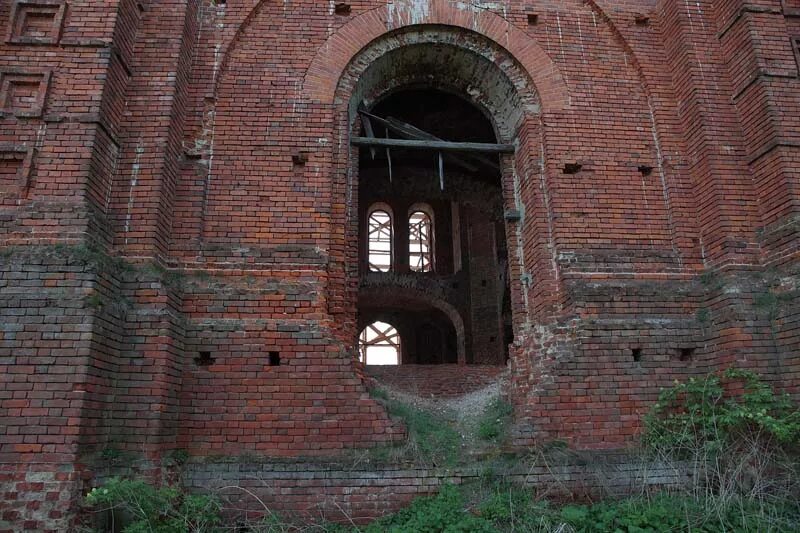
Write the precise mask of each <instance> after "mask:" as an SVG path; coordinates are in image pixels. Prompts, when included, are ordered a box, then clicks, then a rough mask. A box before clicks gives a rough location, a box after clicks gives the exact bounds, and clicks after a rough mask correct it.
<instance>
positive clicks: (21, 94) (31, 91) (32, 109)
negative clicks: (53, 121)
mask: <svg viewBox="0 0 800 533" xmlns="http://www.w3.org/2000/svg"><path fill="white" fill-rule="evenodd" d="M49 83H50V72H49V71H46V72H24V71H17V70H11V71H5V72H0V113H5V114H9V115H14V116H17V117H39V116H41V115H42V109H43V108H44V99H45V96H46V95H47V86H48V85H49Z"/></svg>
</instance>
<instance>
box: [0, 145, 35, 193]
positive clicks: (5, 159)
mask: <svg viewBox="0 0 800 533" xmlns="http://www.w3.org/2000/svg"><path fill="white" fill-rule="evenodd" d="M32 165H33V149H29V148H26V147H24V146H13V145H12V146H4V145H2V144H0V194H3V193H18V192H19V191H21V190H22V189H24V188H26V187H28V184H29V180H30V176H31V167H32Z"/></svg>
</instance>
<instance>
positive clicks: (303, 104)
mask: <svg viewBox="0 0 800 533" xmlns="http://www.w3.org/2000/svg"><path fill="white" fill-rule="evenodd" d="M33 4H35V2H33V3H31V2H25V3H22V4H18V3H16V2H12V1H10V0H4V1H3V2H0V25H2V28H0V29H1V30H2V32H0V34H4V35H6V36H7V37H8V40H5V41H3V42H2V43H0V95H2V100H3V101H2V102H0V106H2V110H0V187H1V188H0V245H2V247H3V250H2V255H0V271H1V272H2V278H1V279H0V314H1V316H2V322H0V328H2V329H0V368H2V372H0V375H2V378H0V380H2V386H0V410H2V412H0V417H2V420H3V421H4V424H2V430H1V431H0V434H1V435H2V442H0V450H2V452H0V453H2V456H1V459H2V461H0V462H2V463H3V465H4V466H3V477H2V480H3V489H2V490H3V491H4V492H6V493H9V494H11V493H13V494H15V495H16V496H15V499H13V500H12V499H11V498H7V500H8V501H6V502H4V503H3V505H4V507H3V509H2V517H0V530H3V529H8V530H14V529H20V528H21V527H28V528H32V529H36V528H39V529H46V528H51V529H56V530H58V529H61V530H63V529H64V527H66V526H65V525H64V524H65V522H63V521H61V520H62V517H67V518H68V516H69V512H68V511H69V506H70V504H71V502H74V501H75V500H76V496H77V494H78V493H79V492H80V490H82V487H81V486H80V481H79V478H80V472H81V471H82V469H83V467H82V466H80V465H81V464H83V463H81V462H80V460H79V459H80V458H81V457H84V456H85V454H86V453H90V452H97V451H99V450H102V449H104V448H120V449H125V448H127V449H136V450H137V451H141V450H143V451H145V452H146V453H147V454H149V455H151V456H154V457H157V456H158V455H159V454H161V453H163V452H164V451H165V450H169V449H173V448H177V447H183V448H188V449H190V450H191V452H192V453H193V454H198V455H205V454H210V453H219V454H239V453H246V452H248V453H249V452H253V453H260V454H264V455H268V456H271V455H290V454H296V455H299V454H303V455H305V454H323V453H327V452H328V451H329V450H338V449H341V448H347V447H351V446H354V445H364V446H367V445H370V444H372V443H378V442H385V441H386V440H391V439H395V438H398V437H400V436H401V435H402V428H400V427H399V426H398V425H397V424H395V423H394V422H392V421H390V420H389V419H388V418H387V417H386V414H385V413H384V412H383V410H382V409H381V408H380V406H379V405H378V404H377V403H375V402H373V401H372V400H370V399H369V398H368V396H367V395H366V390H365V388H364V386H363V384H362V382H361V380H360V378H359V377H358V375H357V373H356V372H355V371H354V369H353V365H352V362H351V357H352V354H353V352H352V346H351V344H352V342H353V339H354V338H355V335H356V329H357V327H356V325H357V322H356V316H355V309H356V302H357V287H358V285H357V282H358V255H357V245H356V242H357V240H356V239H357V235H358V217H357V213H358V212H359V205H358V186H357V185H358V178H359V176H358V173H357V172H356V171H354V165H356V162H357V156H356V154H355V152H354V151H352V150H350V148H349V145H348V135H349V134H350V132H351V129H352V127H353V124H352V123H351V117H350V114H349V113H348V111H349V110H348V105H349V99H350V97H351V95H353V94H356V95H362V96H363V94H362V93H361V92H359V91H367V90H369V91H372V93H373V94H372V95H373V96H376V95H377V94H378V93H379V92H380V91H382V90H384V89H390V88H392V87H394V86H399V85H402V82H403V80H400V79H391V76H390V75H388V74H387V76H386V77H385V78H381V79H377V80H375V79H367V78H369V76H370V74H369V73H368V74H367V75H365V76H364V79H363V80H362V74H364V73H365V72H367V70H368V67H369V65H371V64H373V63H374V62H375V61H376V60H378V59H379V57H380V56H381V55H382V54H384V53H388V52H390V51H391V50H394V49H398V48H399V47H400V46H401V45H402V44H403V42H405V41H404V39H405V40H409V39H411V40H413V39H416V38H424V39H429V41H430V42H434V41H436V40H437V39H438V40H439V41H440V42H441V43H448V46H450V45H452V46H455V47H456V48H458V47H461V48H460V49H461V50H467V49H468V50H469V52H468V53H469V54H473V55H475V56H476V57H477V56H481V53H483V54H484V56H481V57H483V58H484V59H482V60H480V61H483V63H480V64H481V65H483V66H485V67H486V69H487V70H486V72H487V73H488V74H487V76H485V77H482V78H481V79H482V80H483V81H482V82H481V83H483V85H481V86H480V90H479V91H478V93H481V94H477V93H476V96H475V98H476V99H477V100H478V101H479V103H481V104H482V105H484V106H485V107H486V108H487V109H490V110H492V113H494V119H495V121H496V122H497V124H496V126H497V127H498V134H499V136H500V137H501V138H503V140H504V141H511V140H516V142H517V143H518V150H517V153H516V155H515V156H507V157H504V158H503V165H502V168H503V183H502V185H503V195H504V201H505V207H506V208H507V209H516V210H518V211H519V212H520V213H521V219H520V220H519V221H516V222H515V221H509V222H508V223H507V224H506V235H507V240H508V243H507V244H508V250H509V263H510V265H509V274H510V280H511V297H512V302H513V314H514V316H513V318H514V326H515V331H514V334H515V338H514V343H513V346H512V350H511V352H512V353H511V379H512V386H511V395H512V399H513V402H514V405H515V409H516V411H515V412H516V417H517V418H516V423H517V425H516V431H515V437H516V441H517V443H519V444H525V445H528V444H533V443H537V442H540V441H543V440H548V439H555V438H558V439H565V440H567V441H569V442H570V443H571V444H573V445H575V446H577V447H581V448H617V447H621V446H625V445H627V444H629V443H630V442H632V440H633V439H634V438H635V434H636V432H637V431H638V428H639V420H640V415H641V413H642V412H644V411H645V410H646V409H647V408H648V406H649V405H650V404H651V402H652V400H653V398H654V397H655V395H656V394H657V392H658V388H659V387H660V386H663V385H666V384H668V383H670V382H671V381H672V380H673V379H676V378H682V377H684V376H687V375H692V374H696V373H700V372H706V371H710V370H714V369H717V368H720V367H723V366H726V365H728V364H731V363H734V362H736V363H737V364H739V365H742V366H748V367H753V368H757V369H759V370H760V371H762V372H764V373H765V374H766V375H767V376H768V377H769V378H770V379H772V380H773V381H774V383H775V384H777V385H780V386H782V387H785V388H787V389H789V390H792V391H794V392H797V387H798V377H800V358H798V355H797V354H798V349H800V341H799V340H798V339H800V335H798V331H800V328H798V318H797V317H798V313H797V310H798V309H797V304H796V302H797V301H798V299H797V290H798V274H797V272H798V270H797V264H798V262H797V257H798V255H797V254H798V246H800V244H799V243H800V241H798V236H797V231H798V224H797V217H798V213H797V211H798V207H799V205H800V198H798V188H797V172H798V171H797V168H798V162H799V161H798V159H799V157H798V149H800V141H799V140H798V138H797V137H798V135H797V131H798V123H797V120H798V118H797V117H799V116H800V113H799V112H798V109H800V102H798V98H800V96H798V95H800V91H798V63H797V61H798V60H797V58H796V57H795V52H794V51H793V49H792V38H797V37H798V36H800V18H798V17H797V13H796V12H794V11H791V9H788V10H785V9H784V7H783V4H782V3H781V2H779V1H777V0H761V1H758V2H744V1H742V0H729V1H726V2H709V1H700V2H693V3H691V4H685V3H680V2H672V1H668V0H663V1H662V0H658V1H656V0H652V1H647V2H623V1H617V0H604V1H597V0H595V1H590V2H578V1H575V2H562V1H555V0H553V1H545V2H537V3H536V4H535V6H531V5H529V4H527V3H522V2H516V1H503V2H497V3H495V4H492V7H486V6H485V5H482V6H481V7H480V8H479V7H470V6H469V3H468V2H460V3H459V2H450V1H449V0H430V1H419V2H411V1H410V0H409V1H407V2H392V3H391V4H389V7H387V3H386V2H381V1H378V0H364V1H358V2H352V3H351V6H352V10H351V13H350V14H349V15H346V16H342V15H337V14H335V13H333V12H332V11H331V9H330V6H329V5H328V3H324V2H312V1H307V0H303V1H298V2H292V3H291V5H290V4H285V3H283V4H282V3H276V2H267V1H256V0H247V1H245V0H229V1H228V2H227V3H226V4H224V5H212V4H213V2H210V1H209V0H202V1H201V0H185V1H181V0H174V1H170V2H145V1H140V2H135V1H133V0H121V1H119V2H116V1H104V2H88V1H78V0H75V1H71V2H68V3H59V2H45V3H43V4H42V5H41V6H39V7H38V8H36V7H31V5H33ZM785 4H786V5H789V4H788V3H785ZM15 5H16V6H17V8H16V10H14V6H15ZM62 5H66V7H65V8H63V9H62V7H61V6H62ZM20 6H21V7H20ZM789 7H791V6H789ZM29 9H40V10H44V11H46V12H50V13H52V14H53V24H52V27H50V29H48V28H44V29H42V28H38V29H37V28H32V27H31V28H28V29H25V30H21V29H20V28H26V26H25V23H24V20H23V19H22V18H19V17H24V16H25V11H26V10H29ZM12 11H13V13H14V17H13V20H10V19H12ZM532 14H535V15H538V17H537V18H536V23H535V24H533V23H530V22H529V20H530V21H531V22H532V20H533V19H529V15H532ZM418 24H419V25H421V24H426V26H425V31H418V30H419V29H420V28H419V27H418V26H416V25H418ZM409 26H413V28H411V29H408V27H409ZM402 28H406V29H404V30H403V29H402ZM457 28H461V29H457ZM26 32H27V33H26ZM426 32H427V33H426ZM420 36H421V37H420ZM470 47H473V48H470ZM487 56H490V57H487ZM456 66H457V65H456ZM456 66H452V65H448V66H446V68H455V67H456ZM446 68H445V66H443V67H442V69H440V71H441V72H446ZM441 72H440V74H441ZM405 74H408V75H409V76H411V77H413V76H414V75H417V76H421V75H422V74H421V73H416V74H415V73H413V72H405ZM425 74H427V73H425ZM431 74H434V75H435V74H437V71H436V70H434V71H433V72H431ZM409 79H410V78H409ZM504 80H506V81H504ZM507 80H511V82H508V81H507ZM468 81H469V80H468ZM504 83H505V85H504ZM467 85H468V83H467V82H464V83H462V87H461V89H463V90H465V89H466V87H467ZM498 87H504V88H508V87H511V89H509V92H508V94H504V95H503V96H504V97H503V98H500V97H498V95H497V94H493V93H492V91H495V93H496V92H497V91H498ZM481 91H483V92H481ZM473 92H474V91H473ZM502 102H514V106H513V107H514V109H508V108H504V107H503V106H502ZM493 106H494V107H493ZM300 152H307V154H308V160H307V162H305V163H304V164H297V163H295V162H293V156H294V155H297V154H299V153H300ZM567 165H580V170H579V171H577V172H570V171H569V168H568V167H567ZM565 169H566V170H567V171H566V172H565ZM65 244H66V245H69V246H68V247H66V248H65V247H63V246H52V245H65ZM79 244H81V245H84V246H81V247H76V246H74V245H79ZM12 245H22V248H11V246H12ZM87 245H92V246H97V247H98V250H94V249H93V248H92V249H89V247H87ZM109 255H110V256H121V257H122V258H124V260H125V262H126V263H128V264H133V265H136V266H135V267H124V265H123V264H122V263H119V262H116V261H112V260H110V259H108V257H107V256H109ZM151 263H153V264H155V265H156V266H148V265H149V264H151ZM271 351H277V352H278V353H279V354H280V357H281V361H282V362H281V365H280V366H278V367H270V366H269V364H268V360H269V352H271ZM200 352H208V353H209V354H210V357H211V358H213V359H215V361H214V364H212V365H210V366H196V364H195V358H198V357H200ZM19 465H30V466H24V467H21V466H19ZM7 472H14V473H13V474H7ZM39 474H41V475H39ZM86 475H87V476H88V475H89V474H86ZM40 478H41V479H40ZM45 478H46V479H45ZM40 483H41V484H42V485H39V484H40ZM26 484H27V485H26ZM48 484H50V485H48ZM42 491H45V493H52V494H55V493H59V495H58V496H55V495H53V496H47V498H45V499H44V500H43V501H41V502H39V498H38V496H37V494H41V493H42ZM48 498H49V499H48ZM9 502H10V503H9ZM36 502H39V503H36ZM6 513H10V514H6ZM19 524H22V526H19Z"/></svg>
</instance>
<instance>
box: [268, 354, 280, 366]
mask: <svg viewBox="0 0 800 533" xmlns="http://www.w3.org/2000/svg"><path fill="white" fill-rule="evenodd" d="M280 364H281V354H280V353H279V352H269V366H280Z"/></svg>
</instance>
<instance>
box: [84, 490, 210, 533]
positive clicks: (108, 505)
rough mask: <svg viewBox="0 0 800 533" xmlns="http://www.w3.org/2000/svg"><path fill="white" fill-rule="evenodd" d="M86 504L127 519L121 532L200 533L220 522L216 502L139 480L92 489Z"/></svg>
mask: <svg viewBox="0 0 800 533" xmlns="http://www.w3.org/2000/svg"><path fill="white" fill-rule="evenodd" d="M86 502H87V503H88V504H89V505H92V506H95V507H100V508H103V509H111V510H114V511H117V513H115V514H121V515H125V516H127V517H129V523H128V524H127V525H126V526H125V527H124V528H123V530H122V531H123V533H144V532H148V533H186V532H197V533H201V532H209V531H213V530H214V529H215V528H216V527H217V526H219V525H220V522H221V517H220V511H221V508H220V504H219V502H218V501H217V500H216V499H214V498H212V497H210V496H202V495H194V494H187V493H185V492H183V491H181V490H180V489H178V488H176V487H168V486H165V487H154V486H153V485H150V484H148V483H146V482H144V481H141V480H131V479H120V478H111V479H109V480H108V482H106V484H105V485H103V486H102V487H99V488H95V489H92V491H91V492H89V494H87V495H86Z"/></svg>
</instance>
